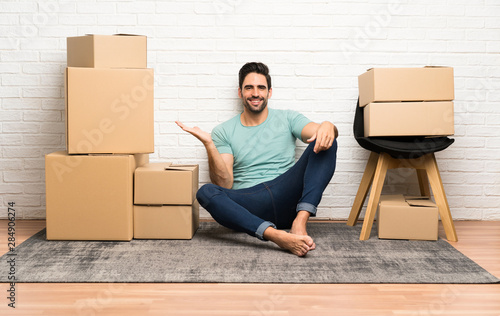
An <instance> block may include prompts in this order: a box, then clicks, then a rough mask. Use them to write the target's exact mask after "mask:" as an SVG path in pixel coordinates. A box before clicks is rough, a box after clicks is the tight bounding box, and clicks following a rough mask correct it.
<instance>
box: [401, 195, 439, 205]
mask: <svg viewBox="0 0 500 316" xmlns="http://www.w3.org/2000/svg"><path fill="white" fill-rule="evenodd" d="M405 200H406V203H408V205H410V206H420V207H436V204H435V203H434V202H432V200H431V199H430V197H428V196H405Z"/></svg>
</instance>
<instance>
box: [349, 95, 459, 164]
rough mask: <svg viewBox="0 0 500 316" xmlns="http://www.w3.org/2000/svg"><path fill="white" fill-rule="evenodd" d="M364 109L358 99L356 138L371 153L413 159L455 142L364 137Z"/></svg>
mask: <svg viewBox="0 0 500 316" xmlns="http://www.w3.org/2000/svg"><path fill="white" fill-rule="evenodd" d="M363 109H364V108H362V107H360V106H359V99H358V104H357V105H356V113H355V115H354V124H353V130H354V138H355V139H356V141H357V142H358V144H359V145H360V146H361V147H363V148H365V149H367V150H369V151H373V152H376V153H378V154H379V153H381V152H385V153H388V154H389V155H391V156H392V157H393V158H398V159H412V158H418V157H421V156H423V155H425V154H429V153H434V152H437V151H441V150H443V149H446V148H448V147H449V146H450V145H451V144H453V142H454V141H455V140H454V139H452V138H448V137H422V136H397V137H396V136H393V137H364V116H363Z"/></svg>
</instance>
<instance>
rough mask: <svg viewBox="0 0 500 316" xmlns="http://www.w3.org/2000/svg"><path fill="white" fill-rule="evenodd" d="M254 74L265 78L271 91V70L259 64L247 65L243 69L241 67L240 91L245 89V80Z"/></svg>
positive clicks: (251, 63)
mask: <svg viewBox="0 0 500 316" xmlns="http://www.w3.org/2000/svg"><path fill="white" fill-rule="evenodd" d="M252 72H255V73H258V74H261V75H263V76H265V77H266V81H267V89H271V76H270V75H269V68H267V66H266V65H265V64H263V63H258V62H250V63H246V64H244V65H243V67H241V69H240V73H239V84H240V89H243V81H244V80H245V78H246V76H247V75H248V74H250V73H252Z"/></svg>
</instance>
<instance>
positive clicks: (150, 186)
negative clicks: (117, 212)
mask: <svg viewBox="0 0 500 316" xmlns="http://www.w3.org/2000/svg"><path fill="white" fill-rule="evenodd" d="M198 169H199V168H198V165H174V164H172V163H170V162H166V163H149V164H146V165H144V166H142V167H140V168H137V169H136V170H135V187H134V190H135V194H134V204H136V205H138V204H144V205H168V204H170V205H190V204H191V203H192V202H193V200H194V199H195V197H196V191H198V173H199V170H198Z"/></svg>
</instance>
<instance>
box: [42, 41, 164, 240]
mask: <svg viewBox="0 0 500 316" xmlns="http://www.w3.org/2000/svg"><path fill="white" fill-rule="evenodd" d="M146 46H147V45H146V37H145V36H133V35H112V36H104V35H89V36H80V37H70V38H68V39H67V49H68V68H67V69H66V72H65V77H66V84H65V91H66V149H67V150H66V151H61V152H55V153H51V154H48V155H47V156H46V159H45V176H46V197H47V201H46V205H47V239H54V240H131V239H132V238H133V185H134V182H133V179H134V178H133V177H134V171H135V169H136V168H137V167H139V166H142V165H144V164H146V163H148V162H149V155H148V154H149V153H152V152H154V143H153V141H154V117H153V115H154V104H153V87H154V77H153V69H147V68H146V67H147V66H146V64H147V60H146V52H147V49H146Z"/></svg>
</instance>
